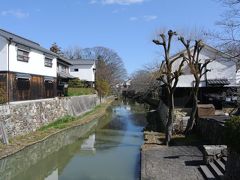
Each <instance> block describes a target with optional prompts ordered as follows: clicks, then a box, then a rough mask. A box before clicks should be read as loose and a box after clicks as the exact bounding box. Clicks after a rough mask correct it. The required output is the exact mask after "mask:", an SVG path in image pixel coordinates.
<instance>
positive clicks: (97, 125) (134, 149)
mask: <svg viewBox="0 0 240 180" xmlns="http://www.w3.org/2000/svg"><path fill="white" fill-rule="evenodd" d="M134 108H136V107H134V106H133V105H128V104H126V105H124V104H113V106H112V108H111V109H109V110H108V113H106V114H105V116H104V117H103V118H101V119H99V120H96V121H93V122H91V123H89V124H86V125H84V126H80V127H76V128H73V129H70V130H68V131H64V132H61V133H59V134H57V135H54V136H52V137H51V138H49V139H47V140H46V141H44V142H42V143H38V144H36V145H34V146H31V147H29V148H27V149H25V150H24V151H21V152H19V153H17V154H16V155H14V156H10V157H8V158H5V159H3V160H1V161H0V174H1V175H0V180H11V179H16V180H28V179H29V180H31V179H33V180H35V179H37V180H38V179H39V180H57V179H60V180H65V179H66V180H69V179H70V180H71V179H74V180H75V179H84V180H88V179H89V180H90V179H97V180H101V179H103V180H107V179H114V180H118V179H119V180H120V179H121V180H122V179H124V180H128V179H129V180H132V179H138V178H139V168H140V165H139V161H140V156H139V148H140V145H141V144H142V132H141V131H142V129H143V127H144V126H145V118H144V117H145V115H144V111H143V110H142V113H140V112H137V113H134V112H133V111H132V109H134Z"/></svg>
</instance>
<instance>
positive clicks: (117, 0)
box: [89, 0, 146, 5]
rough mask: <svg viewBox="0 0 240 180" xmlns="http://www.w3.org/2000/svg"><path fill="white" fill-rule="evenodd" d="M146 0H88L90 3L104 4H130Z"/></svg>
mask: <svg viewBox="0 0 240 180" xmlns="http://www.w3.org/2000/svg"><path fill="white" fill-rule="evenodd" d="M145 1H146V0H90V2H89V3H90V4H96V3H101V4H105V5H113V4H118V5H131V4H140V3H143V2H145Z"/></svg>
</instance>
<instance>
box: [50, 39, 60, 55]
mask: <svg viewBox="0 0 240 180" xmlns="http://www.w3.org/2000/svg"><path fill="white" fill-rule="evenodd" d="M50 51H52V52H54V53H56V54H59V55H62V49H61V47H60V46H58V45H57V43H55V42H54V43H53V44H52V46H51V47H50Z"/></svg>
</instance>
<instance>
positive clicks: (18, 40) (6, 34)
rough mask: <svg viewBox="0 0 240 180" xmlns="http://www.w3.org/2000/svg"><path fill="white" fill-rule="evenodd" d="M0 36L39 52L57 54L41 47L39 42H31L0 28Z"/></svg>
mask: <svg viewBox="0 0 240 180" xmlns="http://www.w3.org/2000/svg"><path fill="white" fill-rule="evenodd" d="M0 36H2V37H4V38H6V39H8V40H9V39H11V40H12V42H15V43H17V44H20V45H24V46H27V47H30V48H32V49H35V50H38V51H41V52H44V53H47V54H50V55H53V56H57V55H56V54H55V53H53V52H52V51H50V50H48V49H46V48H43V47H41V46H40V44H38V43H36V42H33V41H31V40H29V39H26V38H23V37H21V36H18V35H16V34H13V33H10V32H8V31H5V30H2V29H0Z"/></svg>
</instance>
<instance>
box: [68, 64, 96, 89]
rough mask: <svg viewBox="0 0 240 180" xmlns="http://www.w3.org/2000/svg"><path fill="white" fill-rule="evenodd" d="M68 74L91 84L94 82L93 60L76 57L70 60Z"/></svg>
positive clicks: (94, 67) (94, 65)
mask: <svg viewBox="0 0 240 180" xmlns="http://www.w3.org/2000/svg"><path fill="white" fill-rule="evenodd" d="M71 63H72V66H71V67H70V74H71V75H72V76H74V77H76V78H79V79H80V80H82V81H87V82H89V83H90V84H91V85H92V86H94V83H95V71H96V63H95V60H82V59H76V60H72V61H71Z"/></svg>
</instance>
